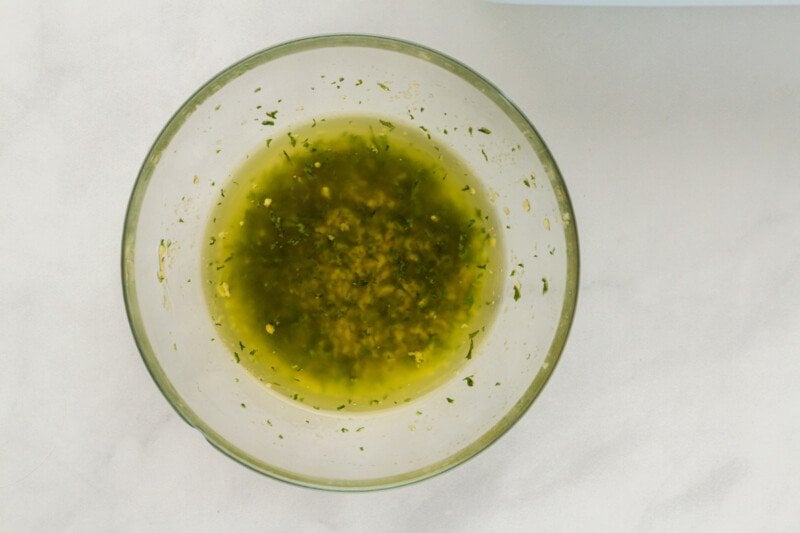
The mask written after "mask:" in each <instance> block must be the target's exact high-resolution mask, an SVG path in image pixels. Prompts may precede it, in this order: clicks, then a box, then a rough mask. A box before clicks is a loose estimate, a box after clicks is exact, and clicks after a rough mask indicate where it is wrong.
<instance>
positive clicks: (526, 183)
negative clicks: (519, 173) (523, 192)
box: [522, 180, 531, 187]
mask: <svg viewBox="0 0 800 533" xmlns="http://www.w3.org/2000/svg"><path fill="white" fill-rule="evenodd" d="M522 183H524V184H525V186H526V187H530V186H531V183H530V182H529V181H528V180H522Z"/></svg>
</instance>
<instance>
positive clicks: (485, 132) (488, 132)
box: [478, 128, 492, 135]
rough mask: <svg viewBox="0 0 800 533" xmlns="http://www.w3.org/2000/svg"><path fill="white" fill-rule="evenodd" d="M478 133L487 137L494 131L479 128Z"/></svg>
mask: <svg viewBox="0 0 800 533" xmlns="http://www.w3.org/2000/svg"><path fill="white" fill-rule="evenodd" d="M478 131H479V132H481V133H483V134H485V135H489V134H490V133H492V130H490V129H489V128H478Z"/></svg>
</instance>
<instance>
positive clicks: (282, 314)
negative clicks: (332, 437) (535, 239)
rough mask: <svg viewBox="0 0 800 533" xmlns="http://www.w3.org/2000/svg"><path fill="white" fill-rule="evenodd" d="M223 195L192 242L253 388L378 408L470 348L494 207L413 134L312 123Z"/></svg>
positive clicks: (447, 156)
mask: <svg viewBox="0 0 800 533" xmlns="http://www.w3.org/2000/svg"><path fill="white" fill-rule="evenodd" d="M223 191H224V192H223ZM223 191H221V194H220V199H219V203H218V204H217V206H216V207H215V208H214V210H213V211H212V213H211V216H210V220H209V223H208V227H207V234H206V241H205V246H204V249H205V251H204V257H203V271H204V282H205V283H204V286H205V287H206V295H207V301H208V304H209V308H210V312H211V317H212V319H213V321H214V323H215V324H216V325H217V327H218V329H219V331H220V336H221V338H222V339H223V340H224V341H225V342H226V343H227V344H228V345H229V347H230V353H231V355H232V357H233V358H234V359H235V361H236V362H238V363H239V364H241V365H244V366H245V367H246V368H247V369H248V370H249V371H250V373H251V374H252V375H253V376H254V377H255V378H256V379H258V380H260V381H262V382H263V383H264V384H265V387H269V388H270V389H271V390H272V391H274V392H277V393H280V394H283V395H284V396H285V397H287V398H288V399H290V400H293V401H297V402H302V403H304V404H306V405H307V406H309V407H311V408H315V409H329V410H336V409H339V410H342V409H347V410H367V409H381V408H386V407H391V406H394V405H397V404H401V403H403V402H407V401H410V400H411V399H414V398H417V397H419V396H420V395H422V394H425V393H426V392H429V391H431V390H432V389H434V388H435V387H436V386H437V385H439V384H441V383H442V382H443V381H445V380H447V379H450V378H451V377H453V374H454V373H456V372H458V370H459V368H461V367H462V366H463V364H464V363H465V362H466V361H467V360H468V359H470V358H471V357H472V354H473V350H474V347H475V346H476V345H477V343H479V342H480V340H481V338H482V336H484V335H485V331H486V328H487V327H488V325H489V321H490V320H491V318H492V316H493V309H494V307H495V300H497V299H498V297H497V293H498V290H499V283H500V279H501V275H500V271H501V270H502V265H501V264H500V261H501V259H500V257H501V256H502V254H500V252H499V250H500V247H501V244H500V243H499V242H498V232H497V230H496V227H495V218H496V217H494V212H493V209H492V207H491V205H490V204H489V203H488V202H487V198H486V194H485V192H484V191H483V189H482V188H481V185H480V183H479V182H478V180H477V179H476V178H475V177H474V176H473V175H472V174H471V173H470V172H469V171H468V169H467V168H466V167H465V166H464V165H462V164H461V163H460V161H459V160H458V159H457V158H456V157H455V156H454V155H453V154H451V153H449V152H448V151H446V150H445V148H444V147H442V146H437V144H436V143H435V141H433V140H431V139H430V138H429V137H428V136H427V135H425V134H424V133H422V132H421V131H420V130H418V129H417V128H414V127H411V126H407V125H404V124H400V123H390V122H388V121H385V120H380V119H378V118H375V117H361V116H349V117H338V118H328V119H327V120H318V121H317V120H315V121H314V122H313V123H312V124H308V125H306V126H304V127H299V128H296V129H295V130H292V131H290V132H286V131H284V132H283V134H282V135H280V136H277V135H276V136H274V138H272V139H270V140H268V141H265V143H264V146H263V147H262V148H261V149H259V150H258V151H257V152H255V153H251V154H250V156H249V157H248V159H247V161H246V162H245V163H244V164H243V165H242V166H241V167H240V168H239V169H238V170H237V171H236V172H234V173H233V174H232V176H231V178H230V179H229V181H228V183H227V184H226V185H225V187H224V189H223Z"/></svg>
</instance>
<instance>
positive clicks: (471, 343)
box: [467, 337, 475, 359]
mask: <svg viewBox="0 0 800 533" xmlns="http://www.w3.org/2000/svg"><path fill="white" fill-rule="evenodd" d="M474 348H475V341H474V340H473V339H472V337H470V338H469V350H468V351H467V359H472V350H473V349H474Z"/></svg>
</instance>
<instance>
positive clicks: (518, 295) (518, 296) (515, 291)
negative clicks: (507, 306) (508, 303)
mask: <svg viewBox="0 0 800 533" xmlns="http://www.w3.org/2000/svg"><path fill="white" fill-rule="evenodd" d="M519 298H520V294H519V287H518V286H517V285H514V301H515V302H516V301H517V300H519Z"/></svg>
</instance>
